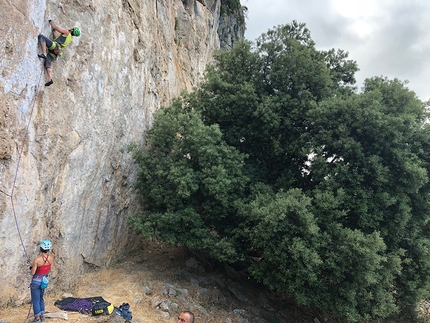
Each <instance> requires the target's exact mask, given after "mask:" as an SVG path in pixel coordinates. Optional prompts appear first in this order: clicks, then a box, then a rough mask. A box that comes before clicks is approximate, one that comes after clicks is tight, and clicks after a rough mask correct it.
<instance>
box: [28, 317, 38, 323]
mask: <svg viewBox="0 0 430 323" xmlns="http://www.w3.org/2000/svg"><path fill="white" fill-rule="evenodd" d="M28 323H40V320H39V319H36V318H34V319H32V320H31V321H28Z"/></svg>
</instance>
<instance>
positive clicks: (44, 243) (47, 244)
mask: <svg viewBox="0 0 430 323" xmlns="http://www.w3.org/2000/svg"><path fill="white" fill-rule="evenodd" d="M40 248H42V249H43V250H51V248H52V242H51V241H49V240H43V241H42V242H41V243H40Z"/></svg>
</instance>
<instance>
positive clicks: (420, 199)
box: [132, 22, 430, 322]
mask: <svg viewBox="0 0 430 323" xmlns="http://www.w3.org/2000/svg"><path fill="white" fill-rule="evenodd" d="M357 70H358V67H357V64H356V63H355V62H353V61H351V60H348V55H347V53H346V52H344V51H342V50H337V51H336V50H328V51H321V50H317V49H316V47H315V43H314V41H313V40H312V38H311V36H310V32H309V30H308V29H307V28H306V26H305V25H304V24H299V23H297V22H293V23H292V24H288V25H285V26H280V27H278V28H276V29H274V30H270V31H268V32H267V33H266V34H263V35H262V36H261V37H260V38H259V39H258V40H257V41H256V43H255V47H253V46H252V44H251V43H250V42H248V41H242V42H240V43H239V44H237V45H236V46H235V47H234V49H233V50H232V51H231V52H220V53H218V54H217V56H216V62H215V64H214V65H213V66H212V67H210V68H209V69H208V70H207V72H206V75H205V82H204V83H203V84H202V85H201V87H200V88H199V89H196V91H195V92H193V93H190V94H184V95H183V96H182V97H181V98H179V99H177V100H176V101H175V102H174V103H173V104H172V105H171V106H170V107H167V108H165V109H163V110H161V111H159V112H158V114H157V115H156V117H155V121H154V124H153V128H152V129H151V130H149V131H148V132H147V140H146V147H145V148H143V149H135V150H134V157H135V160H136V162H137V163H138V165H139V175H138V181H137V188H138V189H139V191H140V193H141V194H140V196H141V200H142V207H143V209H144V211H143V212H142V214H139V215H135V216H133V217H132V222H133V223H134V225H135V227H136V228H137V230H138V231H139V232H141V233H142V234H144V235H145V236H146V237H154V236H156V237H159V238H161V239H163V240H165V241H169V242H173V243H180V244H183V245H185V246H187V247H188V248H190V249H194V250H201V251H204V252H206V253H207V254H209V255H210V256H211V257H213V258H214V259H217V260H219V261H223V262H228V263H239V262H240V263H241V265H242V266H244V267H245V268H246V270H247V272H248V273H249V275H250V276H252V277H253V278H255V279H256V280H258V281H260V282H262V283H263V284H264V285H265V286H267V287H268V288H270V289H272V290H275V291H278V292H281V293H289V294H291V295H294V296H295V298H296V300H297V302H298V303H299V304H305V305H313V306H317V307H319V308H322V309H328V310H331V311H333V312H334V313H337V314H338V315H340V316H343V317H345V318H346V319H347V320H348V321H350V322H356V321H359V320H362V319H372V318H384V317H389V316H393V315H398V314H404V315H405V316H408V317H409V318H412V317H413V316H412V315H411V313H413V312H414V310H415V307H416V304H417V302H418V301H419V300H421V299H423V298H425V297H426V296H428V295H427V293H428V292H427V290H428V287H429V283H430V280H429V278H428V275H427V273H428V272H429V270H430V240H429V239H428V237H429V229H430V227H429V220H430V218H429V202H428V194H429V189H430V186H429V184H428V172H429V169H430V155H429V151H430V147H429V142H430V132H429V125H428V124H427V123H426V122H425V121H426V120H427V117H428V115H427V113H426V109H425V108H426V105H425V104H424V103H423V102H421V101H420V100H419V99H418V98H417V96H416V95H415V94H414V93H413V92H411V91H410V90H409V89H408V88H406V87H405V84H404V83H403V82H401V81H399V80H397V79H394V80H389V79H387V78H383V77H373V78H369V79H367V80H366V81H365V84H364V88H363V91H362V92H361V93H356V92H355V91H354V88H353V87H352V86H353V84H354V83H355V79H354V74H355V72H356V71H357Z"/></svg>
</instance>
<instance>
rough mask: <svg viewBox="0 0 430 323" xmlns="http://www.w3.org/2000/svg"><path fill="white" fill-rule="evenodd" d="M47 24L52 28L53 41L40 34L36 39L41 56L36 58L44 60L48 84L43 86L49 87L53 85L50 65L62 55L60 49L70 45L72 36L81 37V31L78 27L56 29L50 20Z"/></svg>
mask: <svg viewBox="0 0 430 323" xmlns="http://www.w3.org/2000/svg"><path fill="white" fill-rule="evenodd" d="M49 23H50V25H51V27H52V33H53V36H54V40H53V41H52V40H50V39H49V38H48V37H46V36H44V35H42V34H40V35H39V36H38V37H37V38H38V40H39V43H40V47H42V54H38V55H37V56H39V57H40V58H43V59H44V60H45V63H44V65H45V68H46V74H47V75H48V82H46V83H45V86H50V85H52V83H54V82H53V81H52V67H51V63H52V62H53V61H55V60H56V59H57V57H58V56H61V55H62V54H63V51H62V49H63V48H64V47H66V46H67V45H69V44H70V42H71V41H72V36H76V37H79V36H80V35H81V31H80V29H79V28H78V27H74V28H72V29H69V30H66V29H63V28H61V27H58V26H57V25H56V24H55V23H54V22H53V21H52V20H49Z"/></svg>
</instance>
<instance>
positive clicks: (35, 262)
mask: <svg viewBox="0 0 430 323" xmlns="http://www.w3.org/2000/svg"><path fill="white" fill-rule="evenodd" d="M36 259H37V258H34V260H33V263H32V264H31V266H30V273H31V275H34V274H35V273H36V269H37V261H36Z"/></svg>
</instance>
